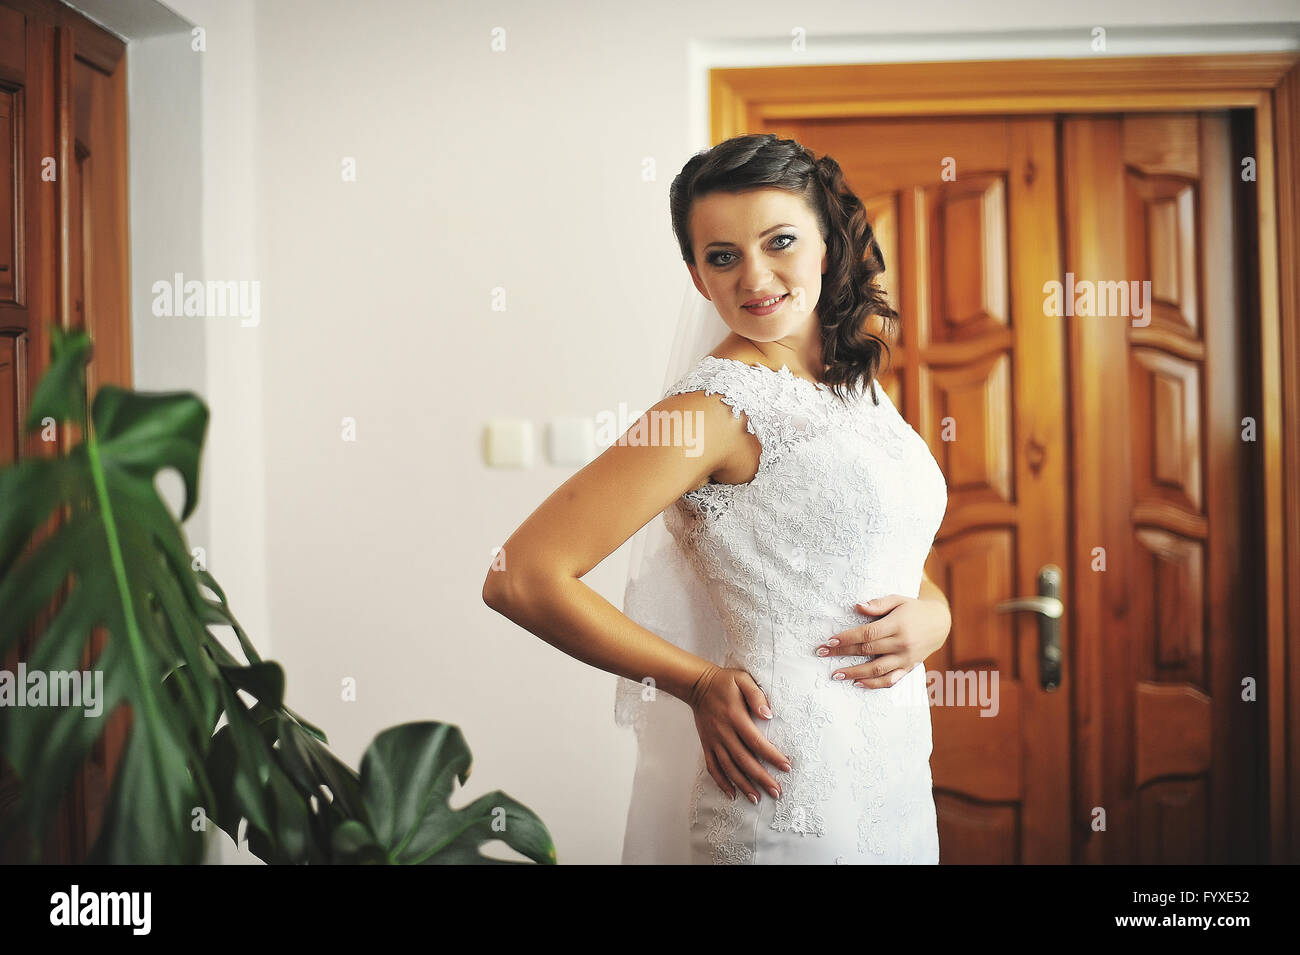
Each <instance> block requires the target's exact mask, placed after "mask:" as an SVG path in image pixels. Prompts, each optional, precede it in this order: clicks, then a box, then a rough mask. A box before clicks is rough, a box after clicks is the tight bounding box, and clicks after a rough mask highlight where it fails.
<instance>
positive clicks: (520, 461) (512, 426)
mask: <svg viewBox="0 0 1300 955" xmlns="http://www.w3.org/2000/svg"><path fill="white" fill-rule="evenodd" d="M483 456H484V457H485V458H486V459H487V463H488V467H493V468H530V467H532V466H533V423H532V422H531V421H529V420H527V419H526V418H492V419H490V420H489V421H488V423H487V425H486V427H484V429H483Z"/></svg>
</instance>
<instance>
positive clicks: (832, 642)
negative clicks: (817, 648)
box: [826, 637, 840, 647]
mask: <svg viewBox="0 0 1300 955" xmlns="http://www.w3.org/2000/svg"><path fill="white" fill-rule="evenodd" d="M826 645H827V646H828V647H838V646H839V645H840V639H839V637H831V638H830V639H829V640H827V641H826Z"/></svg>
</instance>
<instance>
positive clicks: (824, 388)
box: [704, 355, 884, 404]
mask: <svg viewBox="0 0 1300 955" xmlns="http://www.w3.org/2000/svg"><path fill="white" fill-rule="evenodd" d="M704 357H705V358H706V359H712V360H713V361H729V362H732V363H734V364H737V365H744V366H745V367H746V368H757V369H760V370H761V371H765V372H768V373H769V374H772V375H776V376H777V377H778V378H785V379H788V380H790V381H799V382H803V383H804V384H805V385H809V386H811V387H813V388H815V389H816V390H817V391H819V392H820V393H821V394H824V395H832V396H834V395H835V392H834V390H833V389H832V388H831V386H830V385H828V384H826V383H825V382H822V381H813V380H812V379H811V378H804V377H803V376H802V375H796V374H795V373H794V372H792V371H791V370H790V366H789V365H786V364H782V365H781V368H780V369H779V370H778V369H775V368H772V367H770V366H768V365H751V364H750V363H749V362H747V361H742V360H741V359H739V358H723V357H721V356H719V355H705V356H704ZM876 386H877V389H878V393H879V392H883V391H884V388H881V387H880V383H879V381H877V382H876ZM870 393H871V389H870V387H865V388H863V389H862V391H861V392H860V393H859V394H857V395H851V396H850V399H849V401H850V404H854V403H856V402H859V401H861V400H862V399H864V398H866V397H867V395H869V394H870Z"/></svg>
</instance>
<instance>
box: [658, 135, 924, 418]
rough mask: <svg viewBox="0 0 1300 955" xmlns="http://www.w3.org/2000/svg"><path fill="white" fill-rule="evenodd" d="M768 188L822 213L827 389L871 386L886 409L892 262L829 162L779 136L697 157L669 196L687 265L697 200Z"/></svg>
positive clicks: (753, 138) (733, 143) (820, 305)
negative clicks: (886, 284) (882, 392)
mask: <svg viewBox="0 0 1300 955" xmlns="http://www.w3.org/2000/svg"><path fill="white" fill-rule="evenodd" d="M764 188H775V189H784V190H786V191H787V192H792V193H795V194H796V195H799V196H802V197H803V199H804V201H805V202H807V203H808V205H809V207H810V208H811V209H812V210H813V212H814V213H815V214H816V217H817V222H818V225H819V227H820V229H821V235H822V240H823V241H824V242H825V243H826V272H825V274H824V275H823V276H822V289H821V296H820V297H819V299H818V301H817V317H818V320H819V322H820V324H821V337H822V361H823V363H824V364H826V365H827V370H826V375H825V379H826V383H827V384H828V385H830V386H831V389H832V390H833V391H834V392H835V394H836V395H837V396H838V397H839V398H841V399H843V398H844V397H845V395H844V389H845V388H846V387H847V386H849V385H851V384H856V385H857V386H858V387H859V388H862V387H868V388H870V391H871V400H872V402H873V403H874V404H877V405H878V404H880V398H879V396H877V394H876V386H875V377H876V373H877V372H878V371H879V370H880V367H881V360H882V358H884V357H888V356H889V344H888V342H886V341H885V339H884V338H882V337H881V336H880V335H879V334H877V331H876V330H875V329H876V326H877V324H878V325H879V331H880V332H883V333H884V334H885V335H888V336H891V337H892V335H893V334H894V331H895V329H896V327H897V322H898V320H899V319H898V313H897V312H896V311H894V310H893V309H892V308H890V307H889V303H888V302H887V301H886V297H885V293H884V291H883V290H882V289H881V288H880V287H879V286H878V285H877V284H876V276H878V275H880V273H882V272H884V271H885V258H884V256H883V255H882V254H881V251H880V245H879V244H878V243H877V242H876V236H875V233H873V232H872V231H871V224H870V223H869V222H867V214H866V210H865V208H864V207H863V204H862V200H861V199H859V198H858V197H857V196H856V195H855V194H854V193H853V191H852V190H851V189H850V188H849V186H848V182H847V181H846V180H845V178H844V171H843V170H842V169H840V165H839V163H837V162H836V161H835V160H834V159H832V158H831V157H830V156H822V157H821V158H820V159H818V158H816V157H815V156H814V155H813V153H812V151H811V150H809V149H807V148H806V147H804V146H801V145H800V144H799V143H797V142H795V141H794V140H793V139H779V138H777V136H776V135H775V134H773V133H754V134H751V135H747V136H736V137H733V138H732V139H728V140H725V141H724V142H721V143H718V144H717V145H716V146H714V147H712V148H711V149H706V150H703V151H701V152H698V153H696V154H695V155H694V156H692V157H691V158H690V159H688V160H687V161H686V165H685V166H683V167H682V171H681V172H680V173H678V174H677V176H676V178H674V179H673V183H672V186H671V187H670V188H669V190H668V205H669V210H670V212H671V215H672V223H673V232H674V233H675V234H676V236H677V244H678V246H680V248H681V252H682V261H684V262H685V263H686V264H688V265H695V250H694V249H693V248H692V247H691V236H690V231H689V229H688V228H687V226H688V223H689V222H690V213H691V207H692V205H693V204H694V202H695V200H696V199H699V198H701V197H702V196H706V195H709V194H710V193H714V192H731V193H736V192H745V191H748V190H751V189H764ZM877 320H878V322H877Z"/></svg>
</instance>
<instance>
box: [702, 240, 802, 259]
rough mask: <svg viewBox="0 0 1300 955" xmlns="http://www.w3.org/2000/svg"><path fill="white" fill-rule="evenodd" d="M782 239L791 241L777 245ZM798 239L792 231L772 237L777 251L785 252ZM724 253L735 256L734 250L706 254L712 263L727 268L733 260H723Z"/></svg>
mask: <svg viewBox="0 0 1300 955" xmlns="http://www.w3.org/2000/svg"><path fill="white" fill-rule="evenodd" d="M782 239H789V240H790V241H789V242H785V243H782V244H781V245H777V244H776V243H778V242H780V241H781V240H782ZM798 239H799V237H798V236H797V235H791V234H790V233H788V232H786V233H783V234H781V235H778V236H776V237H775V238H773V239H772V247H773V248H774V249H775V250H776V251H777V252H784V251H785V250H786V249H788V248H790V246H792V245H794V243H795V242H797V241H798ZM724 255H729V256H731V257H732V258H735V253H734V252H714V253H712V254H711V255H708V256H706V259H707V261H708V262H709V264H710V265H716V266H718V267H719V268H726V267H727V266H728V265H730V264H731V262H730V260H728V261H726V262H724V261H722V256H724Z"/></svg>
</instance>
